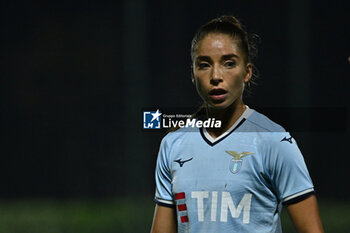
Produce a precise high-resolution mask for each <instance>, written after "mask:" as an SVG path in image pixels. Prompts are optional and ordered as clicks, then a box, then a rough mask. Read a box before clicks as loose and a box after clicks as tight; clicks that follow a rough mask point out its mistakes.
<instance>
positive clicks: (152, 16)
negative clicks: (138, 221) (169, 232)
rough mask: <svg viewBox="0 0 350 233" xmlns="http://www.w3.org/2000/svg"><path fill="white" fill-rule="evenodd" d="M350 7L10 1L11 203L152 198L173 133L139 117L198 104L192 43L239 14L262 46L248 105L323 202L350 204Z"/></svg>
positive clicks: (6, 64) (5, 162)
mask: <svg viewBox="0 0 350 233" xmlns="http://www.w3.org/2000/svg"><path fill="white" fill-rule="evenodd" d="M349 12H350V8H349V1H316V0H307V1H303V0H296V1H293V0H289V1H274V2H273V3H272V2H270V1H219V2H218V1H206V0H201V1H199V0H197V1H186V0H179V1H160V0H150V1H145V0H125V1H101V2H98V1H2V2H1V5H0V20H1V21H0V30H1V37H0V51H1V52H0V62H1V70H0V72H1V87H0V88H1V105H0V107H1V116H0V117H1V118H0V125H1V149H0V153H1V162H0V177H1V188H0V198H2V199H4V198H5V199H6V198H23V197H25V198H29V197H40V198H85V197H94V198H95V197H97V198H105V197H116V196H123V197H125V196H140V195H141V196H146V197H150V198H149V199H150V201H152V195H153V193H154V181H153V177H154V166H155V160H156V156H157V152H158V147H159V143H160V140H161V138H162V137H163V136H164V135H165V131H156V132H154V131H152V132H148V131H143V130H142V122H141V121H142V109H144V108H147V107H152V108H158V107H173V108H177V107H178V108H187V107H197V106H199V105H200V103H201V100H200V98H199V97H198V96H197V93H196V91H195V88H194V87H193V85H192V83H191V81H190V63H191V61H190V53H189V50H190V41H191V39H192V36H193V35H194V33H195V31H196V29H197V28H198V27H199V26H200V25H201V24H203V23H205V22H207V21H208V20H210V19H212V18H213V17H217V16H219V15H222V14H233V15H235V16H238V17H239V18H240V19H241V20H242V23H243V24H244V25H246V28H247V30H248V31H249V32H251V33H256V34H258V35H259V36H260V37H261V41H262V42H261V44H260V46H259V55H258V58H257V59H256V61H255V65H256V66H257V67H258V69H259V71H260V79H259V81H258V82H259V85H258V86H257V87H256V88H255V89H254V90H253V94H252V95H251V96H249V97H247V98H246V100H245V102H246V104H248V105H249V106H250V107H251V108H255V109H258V110H261V112H263V113H265V114H266V115H268V116H270V117H271V118H272V119H273V120H274V121H276V122H277V123H280V124H282V125H283V126H285V127H286V128H287V129H288V130H290V131H291V132H292V133H293V135H294V137H295V138H296V140H297V141H298V145H299V146H300V148H301V150H302V151H303V154H304V156H305V159H306V162H307V165H308V167H309V170H310V173H311V176H312V179H313V181H314V183H315V186H316V190H317V192H318V195H319V196H320V197H321V198H323V197H324V198H332V199H338V200H349V194H350V189H349V187H348V185H347V184H348V179H349V175H348V170H349V162H350V159H349V151H348V149H347V145H348V143H349V136H348V134H349V116H348V114H349V103H348V91H349V89H348V80H349V77H350V62H349V60H348V59H349V57H350V48H349V41H350V37H349V22H350V19H349Z"/></svg>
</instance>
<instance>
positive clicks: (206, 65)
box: [197, 62, 209, 69]
mask: <svg viewBox="0 0 350 233" xmlns="http://www.w3.org/2000/svg"><path fill="white" fill-rule="evenodd" d="M197 67H198V68H199V69H206V68H208V67H209V64H208V63H207V62H200V63H198V64H197Z"/></svg>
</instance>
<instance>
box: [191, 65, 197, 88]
mask: <svg viewBox="0 0 350 233" xmlns="http://www.w3.org/2000/svg"><path fill="white" fill-rule="evenodd" d="M191 81H192V83H193V85H196V80H195V78H194V72H193V66H192V65H191Z"/></svg>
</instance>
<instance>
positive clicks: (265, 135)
mask: <svg viewBox="0 0 350 233" xmlns="http://www.w3.org/2000/svg"><path fill="white" fill-rule="evenodd" d="M244 130H245V131H247V132H254V135H256V137H257V138H256V139H257V142H258V144H259V145H260V147H261V149H263V150H268V151H270V152H272V151H275V149H277V150H279V149H281V148H287V149H288V148H290V147H295V146H297V144H296V142H295V140H294V139H293V138H292V136H291V135H290V133H289V132H286V130H285V129H284V128H283V127H282V126H281V125H279V124H277V123H276V122H274V121H272V120H271V119H270V118H268V117H267V116H265V115H264V114H261V113H259V112H257V111H255V110H254V111H253V112H252V113H251V114H250V115H249V117H247V119H246V124H245V129H244ZM271 149H272V151H271Z"/></svg>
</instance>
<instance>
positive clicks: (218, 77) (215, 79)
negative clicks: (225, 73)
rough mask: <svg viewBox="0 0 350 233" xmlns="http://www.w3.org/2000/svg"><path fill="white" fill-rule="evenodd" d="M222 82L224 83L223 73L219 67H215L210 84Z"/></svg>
mask: <svg viewBox="0 0 350 233" xmlns="http://www.w3.org/2000/svg"><path fill="white" fill-rule="evenodd" d="M221 81H222V71H221V69H220V67H219V65H214V66H213V69H212V72H211V76H210V82H211V83H212V84H217V83H219V82H221Z"/></svg>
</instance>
